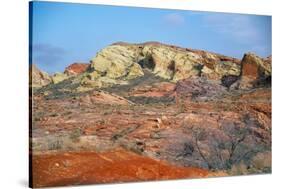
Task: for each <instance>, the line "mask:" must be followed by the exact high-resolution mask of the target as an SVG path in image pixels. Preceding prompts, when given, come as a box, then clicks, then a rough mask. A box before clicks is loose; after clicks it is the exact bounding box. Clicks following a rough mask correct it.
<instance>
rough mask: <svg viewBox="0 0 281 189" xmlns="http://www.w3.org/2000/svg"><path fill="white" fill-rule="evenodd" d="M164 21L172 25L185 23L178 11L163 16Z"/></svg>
mask: <svg viewBox="0 0 281 189" xmlns="http://www.w3.org/2000/svg"><path fill="white" fill-rule="evenodd" d="M164 21H165V22H166V23H168V24H170V25H173V26H181V25H183V24H184V23H185V18H184V17H183V16H182V15H180V14H178V13H171V14H167V15H165V16H164Z"/></svg>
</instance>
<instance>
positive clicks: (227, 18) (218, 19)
mask: <svg viewBox="0 0 281 189" xmlns="http://www.w3.org/2000/svg"><path fill="white" fill-rule="evenodd" d="M203 19H204V20H203V21H204V22H205V24H206V27H209V28H211V29H212V30H213V31H215V32H218V33H219V34H222V35H226V36H229V37H232V38H234V39H235V40H237V41H239V42H240V43H244V44H253V43H258V42H259V39H260V33H259V30H258V29H257V27H256V25H255V23H254V21H253V20H252V19H251V18H250V17H249V16H246V15H228V14H213V15H208V16H204V17H203Z"/></svg>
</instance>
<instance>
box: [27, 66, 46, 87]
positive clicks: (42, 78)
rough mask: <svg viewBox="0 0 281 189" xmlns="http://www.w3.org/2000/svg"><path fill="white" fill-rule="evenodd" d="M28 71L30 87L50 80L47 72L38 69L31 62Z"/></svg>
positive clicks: (42, 84) (43, 84) (38, 85)
mask: <svg viewBox="0 0 281 189" xmlns="http://www.w3.org/2000/svg"><path fill="white" fill-rule="evenodd" d="M29 71H30V86H31V87H33V88H40V87H43V86H46V85H48V84H49V83H50V82H51V77H50V76H49V74H47V73H46V72H43V71H41V70H39V69H38V68H37V66H36V65H35V64H32V65H31V66H30V68H29Z"/></svg>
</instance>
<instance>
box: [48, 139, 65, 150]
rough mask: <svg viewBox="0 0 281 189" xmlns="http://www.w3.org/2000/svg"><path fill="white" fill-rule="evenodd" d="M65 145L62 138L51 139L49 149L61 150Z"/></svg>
mask: <svg viewBox="0 0 281 189" xmlns="http://www.w3.org/2000/svg"><path fill="white" fill-rule="evenodd" d="M62 147H63V141H62V140H60V139H55V140H49V141H48V150H60V149H62Z"/></svg>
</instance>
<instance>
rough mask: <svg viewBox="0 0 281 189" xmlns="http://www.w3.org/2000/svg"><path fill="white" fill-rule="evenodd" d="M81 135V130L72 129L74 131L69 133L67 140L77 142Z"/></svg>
mask: <svg viewBox="0 0 281 189" xmlns="http://www.w3.org/2000/svg"><path fill="white" fill-rule="evenodd" d="M81 135H82V130H81V129H80V128H76V129H74V130H73V131H72V132H71V133H70V136H69V138H70V139H71V140H72V141H73V142H78V141H79V139H80V136H81Z"/></svg>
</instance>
